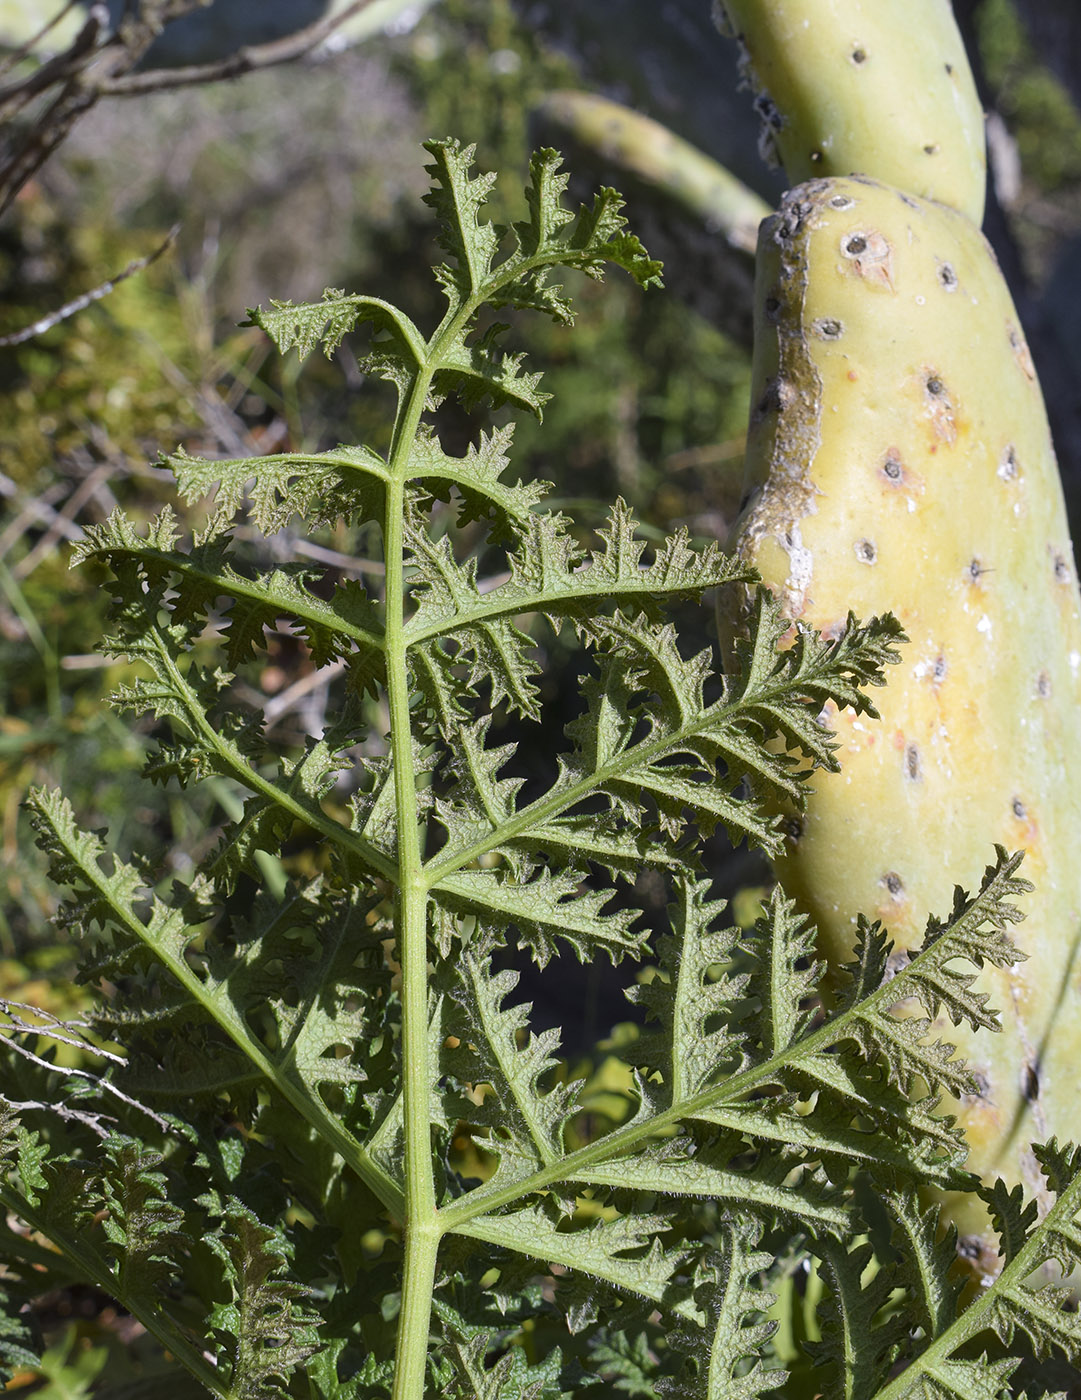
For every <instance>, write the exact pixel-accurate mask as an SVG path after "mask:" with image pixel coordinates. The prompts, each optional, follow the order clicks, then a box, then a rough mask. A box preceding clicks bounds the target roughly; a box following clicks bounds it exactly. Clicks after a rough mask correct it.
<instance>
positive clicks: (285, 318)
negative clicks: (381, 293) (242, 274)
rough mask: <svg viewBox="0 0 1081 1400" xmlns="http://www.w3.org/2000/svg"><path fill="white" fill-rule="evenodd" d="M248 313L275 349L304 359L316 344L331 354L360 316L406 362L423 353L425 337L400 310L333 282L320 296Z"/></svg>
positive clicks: (258, 308) (360, 319)
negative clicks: (385, 337)
mask: <svg viewBox="0 0 1081 1400" xmlns="http://www.w3.org/2000/svg"><path fill="white" fill-rule="evenodd" d="M248 315H249V316H250V318H251V323H252V324H253V325H256V326H259V327H260V328H261V329H262V330H264V331H266V333H267V335H269V336H270V338H271V340H272V341H273V342H274V344H275V345H276V346H277V349H278V352H279V354H282V355H284V354H285V353H286V351H288V350H294V349H295V350H296V352H297V354H298V355H299V357H300V358H301V359H302V360H303V359H305V358H306V357H307V356H308V355H310V354H311V352H312V351H313V350H314V349H315V347H316V346H317V345H322V347H323V350H324V352H325V353H326V356H327V358H328V359H329V358H330V357H331V356H332V355H333V354H334V352H335V350H337V348H338V346H339V345H340V344H341V343H342V341H343V340H344V338H345V337H346V336H347V335H348V334H349V332H350V331H351V330H352V329H353V328H354V327H355V326H356V324H357V322H358V321H367V322H370V323H371V325H372V326H373V328H374V329H375V330H376V332H377V333H378V332H382V333H383V334H384V335H385V336H387V337H388V338H389V339H390V341H391V343H392V344H393V345H394V348H395V350H396V352H397V354H398V355H399V356H401V357H402V358H404V359H405V360H406V361H407V362H415V363H419V362H420V360H421V358H422V354H423V345H424V342H423V338H422V337H421V334H420V332H419V331H418V330H417V328H416V326H415V325H414V324H413V322H412V321H411V320H410V319H409V317H408V316H406V315H405V313H404V312H403V311H400V310H399V309H398V308H397V307H396V306H391V305H390V303H389V302H386V301H382V300H381V299H380V298H379V297H367V296H356V295H347V294H346V293H345V292H342V291H339V290H338V288H337V287H328V288H327V289H326V290H325V291H324V293H323V295H322V298H321V299H320V300H319V301H315V302H301V303H299V304H297V303H295V302H291V301H272V302H271V303H270V306H269V308H264V307H256V308H249V310H248Z"/></svg>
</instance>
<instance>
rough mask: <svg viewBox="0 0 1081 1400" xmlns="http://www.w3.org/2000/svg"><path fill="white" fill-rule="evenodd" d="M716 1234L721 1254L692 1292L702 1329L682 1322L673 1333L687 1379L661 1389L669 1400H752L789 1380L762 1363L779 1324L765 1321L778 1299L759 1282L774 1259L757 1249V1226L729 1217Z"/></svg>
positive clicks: (744, 1217)
mask: <svg viewBox="0 0 1081 1400" xmlns="http://www.w3.org/2000/svg"><path fill="white" fill-rule="evenodd" d="M718 1234H719V1243H720V1245H721V1249H720V1250H719V1252H718V1253H717V1254H716V1255H714V1256H712V1257H711V1258H710V1259H709V1261H708V1263H707V1265H706V1268H705V1275H706V1277H705V1279H704V1280H703V1282H702V1283H700V1284H699V1286H698V1288H697V1289H696V1290H695V1300H696V1302H697V1303H698V1304H699V1305H700V1306H701V1307H702V1309H703V1312H704V1314H705V1326H704V1329H703V1330H701V1331H700V1330H698V1329H693V1330H692V1329H691V1328H690V1327H689V1326H688V1325H687V1323H686V1322H682V1323H681V1325H680V1327H679V1329H678V1331H677V1333H676V1334H675V1337H674V1338H673V1342H674V1344H675V1346H676V1348H677V1350H678V1351H679V1352H681V1353H682V1354H683V1355H684V1356H685V1357H686V1363H685V1374H684V1375H683V1376H682V1377H680V1378H678V1379H677V1380H676V1381H675V1382H669V1383H666V1384H665V1385H664V1388H663V1390H662V1392H661V1393H663V1394H664V1395H665V1396H666V1397H667V1400H755V1397H757V1396H760V1395H770V1394H772V1393H773V1392H775V1391H776V1390H778V1389H779V1388H780V1387H781V1386H782V1385H784V1383H785V1381H786V1380H787V1379H788V1372H787V1371H783V1370H780V1369H777V1368H772V1369H767V1368H766V1367H765V1366H764V1365H763V1364H762V1363H763V1353H764V1350H765V1348H766V1347H767V1345H768V1343H769V1342H770V1339H771V1338H772V1337H773V1335H774V1333H775V1332H776V1330H777V1323H776V1322H774V1321H771V1320H768V1319H766V1317H765V1314H766V1313H767V1312H768V1311H769V1309H770V1308H771V1307H772V1306H773V1304H774V1303H775V1302H776V1298H775V1296H774V1295H773V1294H772V1293H770V1292H769V1291H768V1289H767V1288H766V1287H764V1286H763V1283H762V1276H763V1273H764V1271H765V1270H766V1269H768V1268H769V1267H770V1265H772V1263H773V1255H772V1254H771V1253H767V1252H766V1251H765V1250H760V1249H758V1248H757V1245H758V1243H759V1241H760V1239H761V1234H762V1230H761V1225H760V1224H759V1222H758V1221H757V1220H755V1219H754V1218H753V1217H752V1216H747V1215H741V1214H738V1213H733V1214H731V1215H726V1216H724V1217H723V1218H722V1220H721V1222H720V1226H719V1230H718ZM749 1360H750V1361H751V1365H750V1366H748V1364H747V1363H748V1361H749ZM687 1372H689V1374H687ZM658 1389H660V1387H658Z"/></svg>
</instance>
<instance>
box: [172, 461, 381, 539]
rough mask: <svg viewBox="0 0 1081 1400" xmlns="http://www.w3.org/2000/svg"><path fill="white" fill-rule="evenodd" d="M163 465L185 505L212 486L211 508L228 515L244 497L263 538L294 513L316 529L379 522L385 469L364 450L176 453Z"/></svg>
mask: <svg viewBox="0 0 1081 1400" xmlns="http://www.w3.org/2000/svg"><path fill="white" fill-rule="evenodd" d="M164 461H165V465H166V466H168V467H169V468H170V469H171V470H172V472H173V473H174V475H175V476H176V480H177V486H178V487H179V490H180V494H181V495H182V496H183V498H184V500H186V501H188V502H192V501H197V500H199V499H200V498H201V497H203V496H206V495H208V494H209V492H210V491H211V490H212V489H213V488H215V487H216V488H217V491H216V497H215V504H216V507H217V509H218V511H219V512H222V513H223V514H224V515H227V516H229V517H231V516H233V515H235V514H236V513H237V512H238V511H239V509H240V507H241V504H242V503H243V501H244V499H245V495H247V496H248V498H249V499H250V501H251V512H252V518H253V520H254V521H255V524H256V525H257V526H258V527H259V529H260V530H261V531H262V532H263V533H264V534H267V535H271V534H274V533H275V532H276V531H278V530H282V529H284V528H285V526H286V525H287V524H288V523H289V521H290V519H291V518H292V517H293V516H294V515H297V516H299V517H300V518H301V519H302V520H304V521H305V522H306V523H307V524H308V525H309V526H316V525H333V524H335V523H336V522H337V521H338V520H342V519H344V520H347V521H365V520H378V519H379V517H380V515H381V514H382V504H383V488H384V485H385V483H386V481H387V465H386V463H385V462H384V461H383V460H382V459H381V458H379V457H377V456H376V455H375V454H374V453H373V452H369V451H368V450H367V448H363V447H337V448H335V449H334V450H333V451H331V452H317V453H303V452H282V453H278V454H276V455H274V456H267V457H237V458H218V459H215V458H208V457H189V456H188V454H187V453H186V452H184V451H180V452H175V453H173V454H172V456H169V457H166V458H165V459H164Z"/></svg>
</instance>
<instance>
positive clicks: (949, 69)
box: [946, 63, 953, 74]
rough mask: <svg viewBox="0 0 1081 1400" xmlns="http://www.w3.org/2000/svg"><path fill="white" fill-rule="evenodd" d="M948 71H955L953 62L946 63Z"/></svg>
mask: <svg viewBox="0 0 1081 1400" xmlns="http://www.w3.org/2000/svg"><path fill="white" fill-rule="evenodd" d="M946 72H947V73H951V74H952V73H953V64H952V63H947V64H946Z"/></svg>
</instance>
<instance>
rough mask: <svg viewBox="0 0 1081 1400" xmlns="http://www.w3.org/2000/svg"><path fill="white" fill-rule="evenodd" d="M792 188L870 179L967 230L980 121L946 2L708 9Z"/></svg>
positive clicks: (799, 1)
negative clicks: (736, 51) (740, 67)
mask: <svg viewBox="0 0 1081 1400" xmlns="http://www.w3.org/2000/svg"><path fill="white" fill-rule="evenodd" d="M715 14H717V16H718V19H719V20H720V21H722V23H723V22H724V21H726V22H727V23H726V24H725V25H724V27H726V28H728V29H730V30H731V31H732V32H733V33H734V34H735V36H736V38H737V39H738V40H739V42H740V43H741V45H742V46H743V50H744V53H745V56H746V66H747V69H748V76H749V77H750V79H751V81H752V83H753V86H754V87H755V89H756V91H757V94H758V107H759V111H760V113H761V115H762V119H763V138H764V147H765V150H764V154H767V155H770V154H774V155H779V157H780V159H781V161H782V163H783V164H784V168H785V170H786V171H787V173H788V176H789V178H790V179H791V180H793V181H797V180H807V179H810V178H812V177H817V176H832V175H851V174H855V173H859V174H868V175H873V176H874V177H876V178H877V179H882V180H887V181H888V182H889V183H890V184H892V185H896V186H898V187H899V188H900V189H903V190H908V191H910V192H911V193H913V194H917V195H921V196H925V197H927V198H930V199H937V200H941V201H942V202H943V203H945V204H950V205H952V206H953V207H954V208H955V209H959V210H961V212H962V213H964V214H967V215H968V217H969V218H970V219H971V220H972V221H973V223H975V224H977V225H978V224H979V223H980V222H981V221H982V219H983V203H984V192H985V184H986V159H985V154H984V132H983V112H982V110H981V108H980V102H979V98H978V97H977V94H976V86H975V83H974V82H973V78H972V73H971V70H970V69H969V65H968V59H967V57H966V55H965V50H964V45H963V44H962V42H961V36H960V34H959V32H958V29H957V24H956V22H955V20H954V17H953V11H952V9H951V7H950V3H949V0H718V3H716V4H715Z"/></svg>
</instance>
